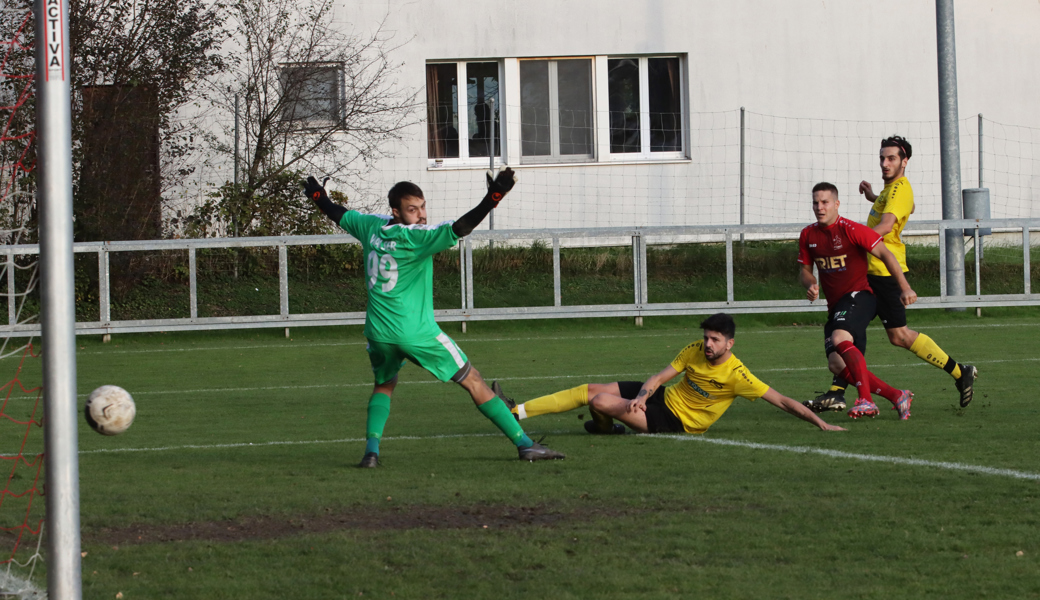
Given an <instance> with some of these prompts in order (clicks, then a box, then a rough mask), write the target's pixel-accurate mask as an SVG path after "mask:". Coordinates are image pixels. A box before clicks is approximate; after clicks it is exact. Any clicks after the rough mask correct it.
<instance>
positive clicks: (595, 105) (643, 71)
mask: <svg viewBox="0 0 1040 600" xmlns="http://www.w3.org/2000/svg"><path fill="white" fill-rule="evenodd" d="M661 58H674V59H678V61H679V64H678V75H679V85H678V89H679V98H678V102H679V107H680V117H681V124H680V130H679V132H680V135H679V139H680V140H681V144H682V148H681V149H680V150H678V151H657V152H655V151H651V150H650V146H651V136H650V121H651V119H650V111H649V107H650V69H649V61H650V59H661ZM571 59H591V60H592V82H591V83H592V112H593V126H592V135H593V139H592V154H591V155H579V157H578V158H576V159H573V160H571V159H567V158H563V157H562V156H530V157H525V156H524V155H523V153H522V146H521V140H520V135H521V115H520V113H521V110H520V98H521V84H520V67H519V65H520V62H521V61H524V60H548V61H559V60H571ZM614 59H633V60H637V59H638V61H639V93H640V107H646V110H642V109H641V110H640V118H639V122H640V146H641V149H640V151H639V152H623V153H614V152H611V151H610V108H609V107H610V90H609V81H608V75H609V73H608V62H609V61H610V60H614ZM474 62H494V63H497V64H498V78H499V96H498V98H499V102H500V103H501V106H497V107H496V110H498V115H499V127H500V133H501V138H500V139H499V140H498V144H499V152H500V154H499V155H498V156H496V157H495V165H496V166H498V165H502V164H505V163H511V164H513V165H514V166H519V167H547V166H548V167H551V166H570V167H573V166H582V165H589V166H594V165H604V164H649V163H675V162H689V161H690V156H689V152H690V143H691V139H690V137H691V135H692V133H691V132H690V131H689V126H690V105H689V90H687V85H688V81H689V76H688V69H689V55H688V54H686V53H681V52H679V53H676V52H671V53H653V54H612V55H607V54H602V55H593V56H590V55H571V56H566V55H549V56H522V57H518V56H513V57H501V58H497V59H493V58H484V59H468V60H445V59H440V60H433V59H431V60H427V61H426V63H425V64H424V73H425V72H426V71H425V67H426V66H428V65H434V64H454V65H455V69H456V71H455V72H456V77H457V78H458V80H459V84H460V90H459V93H458V98H457V101H461V100H462V99H463V98H466V93H467V92H466V91H464V90H466V86H467V84H466V83H465V80H466V77H465V74H466V71H465V66H466V65H467V64H468V63H474ZM460 74H461V76H460ZM456 110H459V107H458V106H456ZM426 131H427V132H428V128H427V129H426ZM468 131H469V110H468V105H467V106H466V107H465V109H463V110H459V132H460V134H459V157H458V158H431V157H430V154H429V140H428V139H427V140H426V143H425V144H423V146H424V147H425V148H426V150H425V152H426V159H427V168H428V169H474V168H487V167H488V165H489V160H488V157H476V158H474V157H469V148H468V144H466V138H465V137H464V135H463V134H462V132H468ZM427 135H428V134H427ZM463 153H465V154H463Z"/></svg>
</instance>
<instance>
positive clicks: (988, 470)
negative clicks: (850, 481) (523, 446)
mask: <svg viewBox="0 0 1040 600" xmlns="http://www.w3.org/2000/svg"><path fill="white" fill-rule="evenodd" d="M544 433H546V434H548V435H568V434H573V433H574V432H573V431H547V432H544ZM500 436H501V434H499V433H460V434H447V435H426V436H420V435H400V436H393V437H385V438H383V441H389V440H411V441H431V440H448V439H462V438H485V437H500ZM641 437H644V438H646V439H659V440H676V441H679V442H700V443H703V444H715V445H718V446H732V447H738V448H748V449H750V450H770V451H775V452H791V453H794V454H818V455H820V456H826V457H829V458H838V459H844V460H857V461H862V462H879V463H886V464H891V465H904V466H910V467H926V468H931V469H941V470H946V471H964V472H967V473H978V474H980V475H995V476H997V477H1009V478H1012V479H1026V480H1029V481H1040V473H1031V472H1029V471H1018V470H1015V469H998V468H994V467H983V466H979V465H967V464H963V463H955V462H947V461H935V460H924V459H920V458H902V457H899V456H884V455H878V454H860V453H855V452H843V451H841V450H829V449H826V448H813V447H810V446H785V445H783V444H762V443H759V442H747V441H743V440H728V439H723V438H709V437H702V436H699V435H683V434H678V435H671V434H653V435H645V434H644V435H642V436H641ZM364 441H365V439H364V438H341V439H336V440H309V441H276V442H240V443H236V444H185V445H182V446H158V447H154V448H99V449H96V450H80V452H79V453H80V454H119V453H139V452H170V451H178V450H221V449H235V448H264V447H273V446H309V445H318V444H360V443H361V442H364Z"/></svg>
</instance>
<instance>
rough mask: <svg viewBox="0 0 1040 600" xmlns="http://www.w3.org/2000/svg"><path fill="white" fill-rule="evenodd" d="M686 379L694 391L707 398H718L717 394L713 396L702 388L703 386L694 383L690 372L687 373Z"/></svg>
mask: <svg viewBox="0 0 1040 600" xmlns="http://www.w3.org/2000/svg"><path fill="white" fill-rule="evenodd" d="M685 381H686V384H687V385H689V386H690V387H691V388H693V391H695V392H697V393H698V394H700V395H701V397H703V398H705V399H707V400H715V399H716V398H715V396H712V395H711V394H709V393H708V392H706V391H704V390H703V389H702V388H701V386H699V385H697V384H696V383H694V382H693V380H692V379H690V374H689V373H687V374H686V377H685Z"/></svg>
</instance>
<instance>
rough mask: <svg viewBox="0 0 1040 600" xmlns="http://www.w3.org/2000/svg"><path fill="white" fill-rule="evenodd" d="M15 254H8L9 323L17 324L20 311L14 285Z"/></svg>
mask: <svg viewBox="0 0 1040 600" xmlns="http://www.w3.org/2000/svg"><path fill="white" fill-rule="evenodd" d="M14 269H15V266H14V254H8V255H7V324H8V325H17V324H18V323H17V321H18V311H17V303H16V302H15V299H14V295H15V287H14Z"/></svg>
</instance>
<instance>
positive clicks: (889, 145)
mask: <svg viewBox="0 0 1040 600" xmlns="http://www.w3.org/2000/svg"><path fill="white" fill-rule="evenodd" d="M912 155H913V148H912V147H911V146H910V143H909V142H907V141H906V140H905V139H903V138H902V137H900V136H898V135H895V136H892V137H889V138H885V139H883V140H881V152H880V162H881V178H882V179H884V181H885V188H884V189H883V190H881V193H880V194H875V193H874V189H873V186H871V185H870V182H869V181H862V182H860V184H859V193H861V194H863V195H864V196H865V197H866V199H867V200H869V201H870V202H873V203H874V205H873V206H872V207H871V208H870V216H869V217H867V227H870V228H872V229H873V230H874V231H875V232H877V233H878V235H881V236H884V237H883V239H884V242H885V246H887V247H888V249H889V250H890V251H891V252H892V254H894V255H895V257H896V259H897V260H898V261H899V266H901V267H902V268H903V272H904V273H906V272H908V271H909V270H910V269H909V268H908V267H907V266H906V245H905V244H903V240H902V238H901V235H902V233H903V228H904V227H905V226H906V222H907V221H908V220H909V219H910V214H911V213H913V212H914V191H913V189H912V188H911V187H910V181H909V180H907V178H906V165H907V163H909V161H910V157H911V156H912ZM867 259H868V260H869V264H868V266H867V281H868V282H869V283H870V287H871V289H873V290H874V295H875V296H876V297H877V316H878V317H879V318H880V319H881V323H882V324H883V325H884V326H885V333H887V334H888V340H889V341H890V342H892V345H893V346H900V347H903V348H906V349H908V350H910V351H911V352H913V353H914V354H916V355H917V356H918V357H920V358H921V359H922V360H924V361H925V362H927V363H929V364H931V365H934V366H936V367H938V368H940V369H943V370H944V371H946V372H947V373H949V374H950V375H951V376H952V377H953V378H954V380H955V381H956V385H957V390H958V392H960V404H961V406H967V405H968V404H969V403H970V402H971V399H972V395H973V393H974V383H975V378H976V377H978V373H979V371H978V369H976V368H975V367H974V366H973V365H966V364H959V363H958V362H957V361H955V360H953V359H952V358H950V356H949V355H948V354H946V352H944V351H943V349H942V348H940V347H939V345H938V344H936V343H935V341H934V340H933V339H932V338H930V337H928V336H927V335H925V334H923V333H918V332H916V331H914V330H913V329H910V328H909V327H907V326H906V307H904V306H903V304H902V303H901V302H900V301H899V291H900V290H899V286H898V285H897V284H896V282H895V277H893V276H892V274H891V273H889V271H888V268H886V267H885V264H884V263H883V262H881V260H879V259H878V258H876V257H874V256H868V257H867ZM847 385H848V384H847V383H846V382H845V380H843V379H841V378H840V377H835V378H834V381H833V383H832V385H831V389H830V390H828V391H827V392H825V393H824V394H823V395H820V396H817V397H816V398H815V399H813V400H807V401H806V402H805V405H806V406H807V407H808V408H809V409H810V410H813V411H814V412H822V411H825V410H845V397H844V394H845V387H846V386H847Z"/></svg>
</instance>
